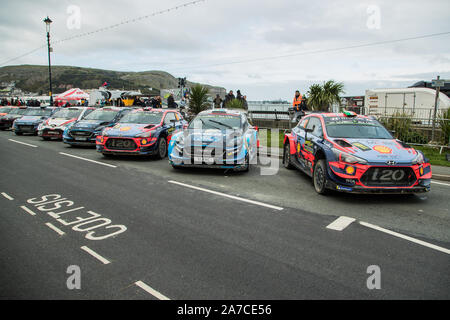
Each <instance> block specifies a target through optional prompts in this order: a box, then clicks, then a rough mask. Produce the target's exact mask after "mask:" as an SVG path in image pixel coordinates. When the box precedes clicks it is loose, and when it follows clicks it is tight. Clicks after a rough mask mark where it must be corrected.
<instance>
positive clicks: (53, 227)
mask: <svg viewBox="0 0 450 320" xmlns="http://www.w3.org/2000/svg"><path fill="white" fill-rule="evenodd" d="M45 225H46V226H47V227H49V228H50V229H52V230H53V231H55V232H56V233H57V234H59V235H60V236H63V235H65V233H64V231H62V230H61V229H59V228H57V227H55V226H54V225H53V224H51V223H50V222H47V223H46V224H45Z"/></svg>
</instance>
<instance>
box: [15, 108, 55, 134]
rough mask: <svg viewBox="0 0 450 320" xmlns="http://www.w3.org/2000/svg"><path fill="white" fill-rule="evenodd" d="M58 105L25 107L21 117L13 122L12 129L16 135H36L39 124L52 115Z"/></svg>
mask: <svg viewBox="0 0 450 320" xmlns="http://www.w3.org/2000/svg"><path fill="white" fill-rule="evenodd" d="M58 110H59V108H58V107H30V108H27V110H26V111H25V113H24V114H23V117H21V118H19V119H16V120H15V121H14V122H13V126H12V130H13V131H14V133H15V134H16V135H18V136H20V135H22V134H24V133H31V134H33V135H37V133H38V127H39V125H40V124H41V123H42V122H44V121H45V120H47V119H48V118H49V117H51V116H52V114H54V113H55V112H56V111H58Z"/></svg>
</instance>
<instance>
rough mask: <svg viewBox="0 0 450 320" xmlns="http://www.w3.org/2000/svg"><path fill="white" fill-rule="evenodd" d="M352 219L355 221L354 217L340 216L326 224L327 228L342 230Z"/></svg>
mask: <svg viewBox="0 0 450 320" xmlns="http://www.w3.org/2000/svg"><path fill="white" fill-rule="evenodd" d="M353 221H355V219H353V218H350V217H345V216H342V217H339V218H337V219H336V220H334V221H333V222H332V223H330V224H329V225H327V229H332V230H337V231H342V230H344V229H345V228H347V227H348V226H349V225H350V224H351V223H352V222H353Z"/></svg>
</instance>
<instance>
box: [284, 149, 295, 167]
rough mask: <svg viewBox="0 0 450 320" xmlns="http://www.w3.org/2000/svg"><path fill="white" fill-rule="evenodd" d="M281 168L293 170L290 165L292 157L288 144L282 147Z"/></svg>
mask: <svg viewBox="0 0 450 320" xmlns="http://www.w3.org/2000/svg"><path fill="white" fill-rule="evenodd" d="M283 166H284V167H285V168H286V169H289V170H291V169H294V165H293V164H292V157H291V144H290V143H289V142H288V143H286V144H285V145H284V149H283Z"/></svg>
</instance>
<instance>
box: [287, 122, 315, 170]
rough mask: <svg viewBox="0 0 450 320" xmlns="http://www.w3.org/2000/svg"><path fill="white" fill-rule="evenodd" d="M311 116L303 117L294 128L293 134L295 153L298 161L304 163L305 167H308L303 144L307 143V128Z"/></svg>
mask: <svg viewBox="0 0 450 320" xmlns="http://www.w3.org/2000/svg"><path fill="white" fill-rule="evenodd" d="M310 119H311V117H307V118H304V119H302V120H301V121H300V122H299V123H298V125H297V126H296V127H295V128H294V129H292V135H293V138H294V142H295V155H296V158H297V160H298V162H299V163H300V164H301V165H302V167H303V168H306V161H305V158H304V156H303V152H302V150H303V146H304V144H305V137H306V131H305V128H306V126H307V124H308V122H309V120H310Z"/></svg>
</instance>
